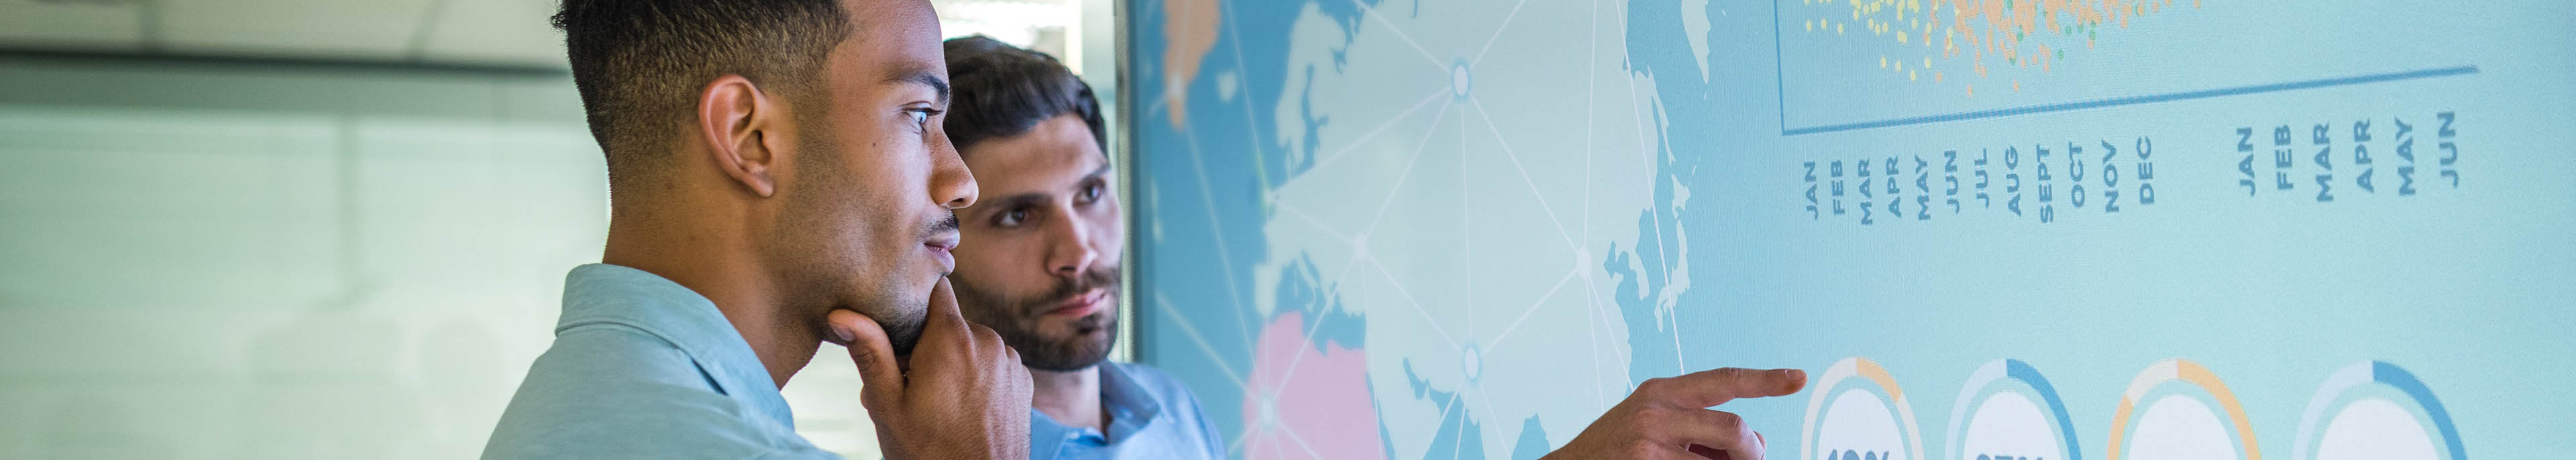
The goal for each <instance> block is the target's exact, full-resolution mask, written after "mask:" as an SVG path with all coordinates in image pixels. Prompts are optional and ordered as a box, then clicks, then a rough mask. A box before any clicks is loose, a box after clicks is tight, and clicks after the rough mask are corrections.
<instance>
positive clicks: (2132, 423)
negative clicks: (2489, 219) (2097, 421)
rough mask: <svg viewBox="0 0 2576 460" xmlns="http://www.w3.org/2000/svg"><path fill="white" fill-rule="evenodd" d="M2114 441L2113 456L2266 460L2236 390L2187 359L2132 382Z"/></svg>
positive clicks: (2114, 424)
mask: <svg viewBox="0 0 2576 460" xmlns="http://www.w3.org/2000/svg"><path fill="white" fill-rule="evenodd" d="M2141 405H2144V406H2145V408H2144V409H2139V407H2140V406H2141ZM2213 406H2215V407H2213ZM2109 444H2110V449H2109V450H2108V454H2107V455H2105V457H2106V458H2109V459H2110V460H2165V459H2201V460H2206V459H2220V458H2229V459H2237V460H2262V459H2263V454H2262V452H2261V450H2260V449H2259V448H2258V447H2257V444H2255V442H2254V427H2253V425H2252V424H2251V423H2248V422H2247V421H2246V419H2245V407H2244V405H2243V404H2239V403H2238V402H2237V401H2236V394H2235V393H2234V392H2232V391H2229V390H2228V389H2227V384H2226V383H2225V382H2221V381H2219V379H2218V375H2217V374H2215V373H2211V372H2210V371H2209V368H2207V367H2203V366H2201V365H2200V363H2198V362H2193V361H2191V360H2187V359H2166V360H2163V361H2157V362H2156V363H2155V364H2151V365H2148V366H2147V369H2146V370H2145V371H2143V372H2139V373H2138V377H2137V378H2136V379H2133V380H2131V381H2130V382H2129V389H2128V391H2126V392H2123V393H2121V395H2120V408H2119V410H2118V411H2117V415H2115V416H2114V417H2113V418H2112V420H2111V437H2110V441H2109Z"/></svg>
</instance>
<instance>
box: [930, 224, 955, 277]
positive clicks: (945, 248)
mask: <svg viewBox="0 0 2576 460" xmlns="http://www.w3.org/2000/svg"><path fill="white" fill-rule="evenodd" d="M958 238H959V237H958V234H957V231H956V230H949V231H944V232H937V233H932V234H931V236H930V238H929V239H926V240H922V242H921V247H922V250H923V251H925V252H928V253H930V258H931V260H936V261H938V262H939V273H940V274H941V275H942V276H945V275H946V274H948V273H953V272H956V271H957V256H956V255H955V254H952V253H950V251H953V250H956V249H957V240H958Z"/></svg>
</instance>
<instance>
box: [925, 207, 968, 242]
mask: <svg viewBox="0 0 2576 460" xmlns="http://www.w3.org/2000/svg"><path fill="white" fill-rule="evenodd" d="M959 225H960V224H959V222H958V221H957V211H956V210H949V211H948V217H945V218H941V219H939V220H933V221H930V223H928V224H924V225H922V229H921V234H922V235H923V236H930V235H938V234H941V233H947V232H953V231H957V229H958V227H959Z"/></svg>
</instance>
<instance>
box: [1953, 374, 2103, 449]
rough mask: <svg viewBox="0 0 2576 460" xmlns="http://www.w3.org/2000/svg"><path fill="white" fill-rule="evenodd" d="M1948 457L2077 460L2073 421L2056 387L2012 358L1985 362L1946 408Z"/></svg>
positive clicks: (2076, 443) (2077, 447)
mask: <svg viewBox="0 0 2576 460" xmlns="http://www.w3.org/2000/svg"><path fill="white" fill-rule="evenodd" d="M1950 427H1951V429H1950V436H1949V438H1950V442H1949V444H1948V447H1946V448H1944V449H1942V451H1943V452H1947V453H1949V455H1950V457H1949V458H1953V459H1960V460H1966V459H1985V460H1997V459H2011V460H2020V459H2033V460H2046V459H2066V460H2082V459H2083V458H2084V457H2083V454H2082V451H2083V449H2082V448H2080V447H2079V445H2080V444H2081V443H2079V442H2077V441H2076V437H2075V422H2074V419H2072V418H2070V417H2068V416H2067V414H2066V403H2065V402H2064V401H2063V400H2060V399H2059V398H2058V396H2057V389H2056V387H2054V386H2052V385H2049V383H2048V378H2046V377H2042V376H2040V374H2039V370H2038V369H2036V368H2033V367H2031V366H2030V364H2029V363H2024V362H2022V361H2021V360H2018V359H1998V360H1994V361H1991V362H1987V363H1986V364H1985V365H1984V366H1980V367H1978V368H1977V370H1976V372H1974V373H1972V374H1969V376H1968V384H1967V385H1965V386H1962V387H1960V388H1959V398H1958V403H1957V404H1956V405H1954V406H1952V408H1951V410H1950Z"/></svg>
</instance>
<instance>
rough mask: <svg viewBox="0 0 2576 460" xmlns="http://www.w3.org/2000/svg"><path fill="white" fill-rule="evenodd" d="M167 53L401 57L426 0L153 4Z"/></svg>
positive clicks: (182, 0)
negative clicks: (156, 9) (206, 52)
mask: <svg viewBox="0 0 2576 460" xmlns="http://www.w3.org/2000/svg"><path fill="white" fill-rule="evenodd" d="M158 1H159V2H160V3H161V6H160V8H161V12H160V14H159V15H158V17H159V19H160V24H159V28H160V30H159V32H160V37H161V38H162V39H163V40H164V43H163V45H165V46H167V47H168V48H169V49H171V50H174V51H182V52H186V51H212V52H224V53H248V54H288V55H297V56H316V57H351V58H401V57H404V56H405V55H406V54H407V53H406V52H407V50H409V49H410V45H411V41H412V39H413V36H415V35H417V34H418V33H420V31H421V27H422V25H423V24H422V19H423V18H424V17H425V16H426V15H427V14H429V13H430V8H429V7H430V5H431V4H432V3H433V1H432V0H158Z"/></svg>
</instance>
